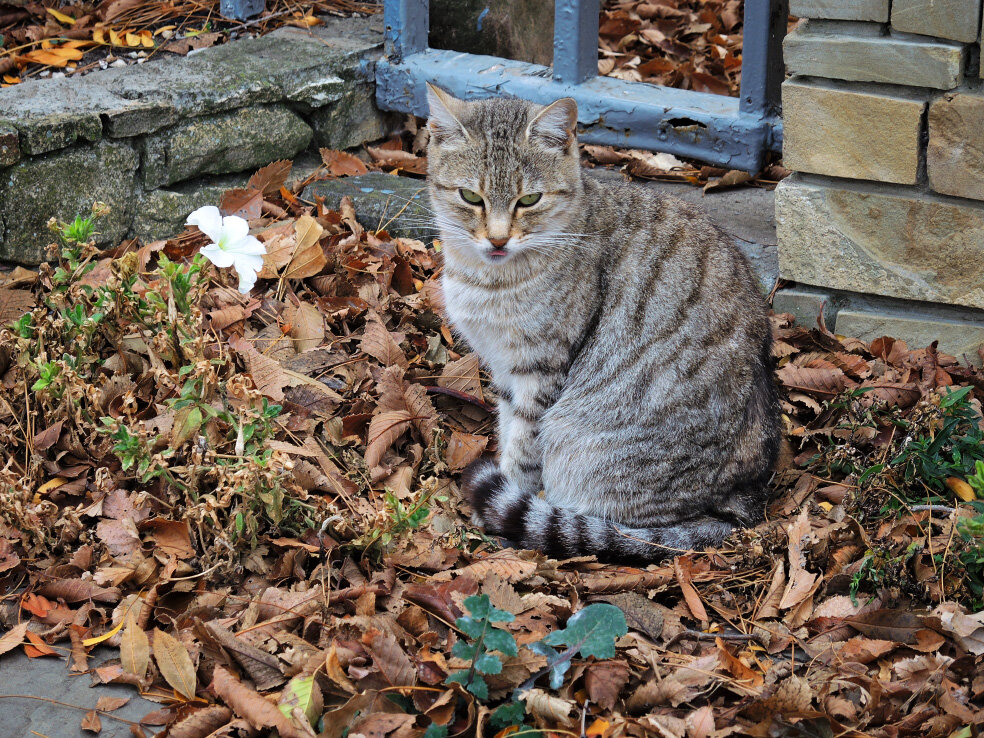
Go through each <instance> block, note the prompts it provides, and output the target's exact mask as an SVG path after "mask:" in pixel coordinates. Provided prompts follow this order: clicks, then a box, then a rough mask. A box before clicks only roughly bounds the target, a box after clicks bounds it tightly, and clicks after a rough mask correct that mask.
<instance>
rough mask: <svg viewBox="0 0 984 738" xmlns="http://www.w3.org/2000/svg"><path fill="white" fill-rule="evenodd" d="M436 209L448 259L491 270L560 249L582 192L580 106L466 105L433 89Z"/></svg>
mask: <svg viewBox="0 0 984 738" xmlns="http://www.w3.org/2000/svg"><path fill="white" fill-rule="evenodd" d="M428 102H429V104H430V117H429V119H428V128H429V129H430V144H429V145H428V148H427V158H428V180H429V182H430V193H431V201H432V204H433V206H434V212H435V216H436V219H437V222H438V225H439V226H440V227H441V230H442V232H443V233H444V235H445V241H446V244H445V245H446V248H447V250H448V252H449V253H457V254H460V255H461V256H462V257H465V258H468V259H469V260H474V259H475V258H478V259H481V260H482V262H484V263H487V264H495V263H506V262H509V261H511V260H512V258H513V257H515V256H518V255H520V254H522V253H523V252H524V251H525V252H528V253H533V252H538V253H549V252H554V251H557V250H558V249H561V248H562V246H563V245H564V239H566V238H569V237H570V236H569V235H568V234H567V232H568V230H569V228H568V226H569V224H570V222H571V220H572V218H573V217H574V215H575V212H576V210H577V208H578V205H579V202H578V201H579V198H580V195H581V191H582V185H581V166H580V160H579V154H578V148H577V139H576V136H575V127H576V125H577V104H576V103H575V102H574V100H572V99H570V98H564V99H562V100H558V101H557V102H555V103H553V104H551V105H548V106H546V107H543V106H541V105H536V104H534V103H530V102H526V101H525V100H505V99H501V100H497V99H492V100H479V101H475V102H465V101H463V100H458V99H457V98H455V97H452V96H451V95H449V94H448V93H446V92H444V91H443V90H440V89H438V88H436V87H434V86H432V85H428Z"/></svg>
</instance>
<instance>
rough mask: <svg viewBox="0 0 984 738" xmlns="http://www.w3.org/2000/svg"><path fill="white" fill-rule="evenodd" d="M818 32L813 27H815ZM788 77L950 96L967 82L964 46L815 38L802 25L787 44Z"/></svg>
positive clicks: (828, 34)
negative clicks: (897, 87) (923, 89)
mask: <svg viewBox="0 0 984 738" xmlns="http://www.w3.org/2000/svg"><path fill="white" fill-rule="evenodd" d="M814 27H815V26H814ZM783 59H784V60H785V62H786V72H787V74H802V75H807V76H812V77H827V78H829V79H844V80H850V81H852V82H884V83H887V84H897V85H907V86H910V87H930V88H932V89H936V90H950V89H953V88H954V87H956V86H957V85H959V84H960V83H961V81H962V80H963V65H964V49H963V46H962V45H960V44H957V43H953V42H950V41H935V40H933V39H918V38H899V37H894V36H871V35H860V34H852V33H837V32H834V31H832V30H831V29H830V28H829V27H822V30H819V31H816V32H814V31H813V30H812V29H811V24H810V23H805V24H801V25H800V26H798V27H797V28H796V30H794V31H793V32H792V33H790V34H789V35H788V36H786V38H785V40H784V41H783Z"/></svg>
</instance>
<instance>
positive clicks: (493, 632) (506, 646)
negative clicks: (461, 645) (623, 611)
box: [485, 608, 617, 656]
mask: <svg viewBox="0 0 984 738" xmlns="http://www.w3.org/2000/svg"><path fill="white" fill-rule="evenodd" d="M616 609H617V608H616ZM485 647H486V648H488V649H489V650H490V651H500V652H501V653H504V654H505V655H506V656H516V655H518V654H519V650H518V649H517V648H516V639H515V638H513V637H512V633H507V632H506V631H504V630H500V629H499V628H489V631H488V632H487V633H486V634H485Z"/></svg>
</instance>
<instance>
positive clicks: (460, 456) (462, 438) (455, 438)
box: [445, 430, 489, 472]
mask: <svg viewBox="0 0 984 738" xmlns="http://www.w3.org/2000/svg"><path fill="white" fill-rule="evenodd" d="M488 445H489V437H488V436H477V435H473V434H471V433H462V432H461V431H459V430H454V431H452V432H451V438H450V440H448V448H447V451H446V453H445V458H446V459H447V462H448V467H449V468H450V469H451V471H453V472H459V471H461V470H462V469H464V468H465V467H466V466H468V465H469V464H470V463H472V462H473V461H475V459H477V458H478V457H480V456H481V455H482V453H483V452H484V451H485V447H486V446H488Z"/></svg>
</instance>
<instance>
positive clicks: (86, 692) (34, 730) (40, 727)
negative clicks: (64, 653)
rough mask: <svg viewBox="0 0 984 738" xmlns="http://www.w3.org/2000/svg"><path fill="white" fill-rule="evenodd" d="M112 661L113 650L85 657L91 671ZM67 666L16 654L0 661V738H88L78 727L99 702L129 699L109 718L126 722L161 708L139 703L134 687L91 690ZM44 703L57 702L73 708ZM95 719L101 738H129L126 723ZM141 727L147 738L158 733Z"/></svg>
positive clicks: (85, 676) (55, 660)
mask: <svg viewBox="0 0 984 738" xmlns="http://www.w3.org/2000/svg"><path fill="white" fill-rule="evenodd" d="M117 656H118V654H117V652H116V651H115V650H114V649H110V648H96V649H95V650H93V651H92V654H91V655H90V659H89V665H90V666H91V667H92V668H95V667H97V666H101V665H102V664H103V662H105V661H108V660H109V659H111V658H115V657H117ZM68 667H69V663H68V658H67V657H66V658H56V657H54V656H45V657H43V658H36V659H31V658H28V657H27V656H26V655H25V654H24V652H23V651H22V650H21V649H18V650H17V651H16V652H13V651H11V652H9V653H5V654H4V655H3V656H0V738H35V737H36V736H42V738H43V737H45V736H46V737H47V738H91V737H92V735H93V734H92V733H90V732H85V731H83V730H82V728H81V727H80V724H81V722H82V718H83V717H85V713H86V711H87V710H91V709H92V708H93V707H95V706H96V701H97V700H98V699H99V698H100V697H128V698H130V701H129V702H128V703H127V704H126V705H124V706H123V707H121V708H120V709H119V710H114V711H113V713H112V714H113V715H115V716H116V717H119V718H122V719H123V720H125V721H130V722H138V721H139V720H140V719H141V718H142V717H144V716H145V715H147V714H149V713H151V712H153V711H155V710H159V709H160V708H161V705H159V704H157V703H155V702H150V701H148V700H145V699H143V698H141V697H140V696H139V694H138V693H137V690H136V689H135V688H134V687H130V686H127V685H122V684H105V685H99V686H95V687H94V686H92V677H91V676H90V675H89V674H75V673H73V672H71V671H69V668H68ZM9 695H25V696H28V697H37V698H40V699H26V698H23V697H10V696H9ZM45 700H57V701H58V702H62V703H65V705H74V706H75V707H67V706H65V705H57V704H52V703H50V702H47V701H45ZM76 708H84V709H76ZM100 720H101V721H102V731H101V732H100V733H99V736H100V738H132V736H133V733H131V732H130V725H129V723H128V722H121V721H120V720H113V719H111V718H110V717H108V716H107V715H103V716H102V717H101V718H100ZM142 727H143V729H144V732H145V733H146V734H147V735H148V736H153V735H156V733H157V732H159V730H160V729H159V728H157V729H155V728H151V727H146V726H142Z"/></svg>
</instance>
